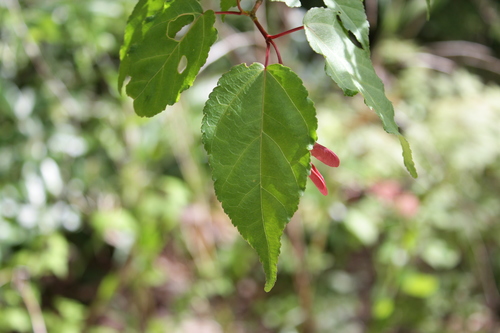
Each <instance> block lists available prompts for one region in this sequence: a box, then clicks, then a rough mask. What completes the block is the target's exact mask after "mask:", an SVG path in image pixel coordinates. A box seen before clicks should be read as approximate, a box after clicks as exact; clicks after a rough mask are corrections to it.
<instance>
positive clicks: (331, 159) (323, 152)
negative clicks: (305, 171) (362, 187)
mask: <svg viewBox="0 0 500 333" xmlns="http://www.w3.org/2000/svg"><path fill="white" fill-rule="evenodd" d="M311 154H312V156H314V157H316V158H317V159H318V160H320V161H321V162H323V163H325V164H326V165H328V166H331V167H334V168H336V167H338V166H339V165H340V159H339V157H338V156H337V154H335V153H334V152H333V151H331V150H330V149H328V148H326V147H325V146H323V145H320V144H319V143H317V142H316V143H315V144H314V147H313V149H312V150H311Z"/></svg>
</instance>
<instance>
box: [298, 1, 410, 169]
mask: <svg viewBox="0 0 500 333" xmlns="http://www.w3.org/2000/svg"><path fill="white" fill-rule="evenodd" d="M337 16H339V12H338V11H337V10H333V9H331V8H313V9H311V10H309V11H308V12H307V14H306V16H305V17H304V29H305V31H306V36H307V40H308V41H309V44H310V45H311V47H312V49H313V50H314V51H316V52H317V53H319V54H321V55H323V56H324V57H325V60H326V66H325V71H326V73H327V74H328V75H329V76H330V77H331V78H332V79H333V80H334V81H335V82H336V83H337V84H338V85H339V87H340V88H341V89H342V90H343V91H344V93H345V94H346V95H348V96H353V95H354V94H356V93H357V92H360V93H361V94H362V95H363V97H364V99H365V103H366V105H368V106H369V107H370V108H371V109H373V110H374V111H375V112H376V113H377V115H378V116H379V117H380V119H381V120H382V124H383V126H384V129H385V130H386V131H387V132H388V133H391V134H394V135H397V136H398V138H399V140H400V142H401V146H402V148H403V157H404V163H405V166H406V168H407V169H408V171H409V172H410V174H411V175H412V176H413V177H417V172H416V169H415V165H414V163H413V159H412V153H411V150H410V146H409V144H408V142H407V141H406V140H405V139H404V138H403V137H402V135H401V134H400V133H399V129H398V126H397V125H396V122H395V121H394V108H393V106H392V103H391V102H390V101H389V99H387V97H386V96H385V92H384V84H383V83H382V81H381V80H380V78H379V77H378V76H377V74H376V73H375V70H374V69H373V65H372V62H371V60H370V54H369V52H368V51H366V50H363V49H362V48H359V47H357V46H356V45H354V43H353V42H351V40H350V39H349V36H348V34H347V33H346V31H345V30H344V27H343V26H342V24H341V23H340V22H339V21H338V20H337Z"/></svg>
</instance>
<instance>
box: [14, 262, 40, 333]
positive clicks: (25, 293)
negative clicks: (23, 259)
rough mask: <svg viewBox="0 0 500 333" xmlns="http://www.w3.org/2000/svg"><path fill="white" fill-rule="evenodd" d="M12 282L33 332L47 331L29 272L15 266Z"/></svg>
mask: <svg viewBox="0 0 500 333" xmlns="http://www.w3.org/2000/svg"><path fill="white" fill-rule="evenodd" d="M12 283H13V284H14V286H15V287H16V289H17V290H18V292H19V294H20V295H21V298H22V299H23V302H24V305H25V306H26V310H28V314H29V316H30V319H31V326H32V327H33V333H47V327H46V326H45V321H44V320H43V315H42V310H41V309H40V305H39V304H38V301H37V299H36V296H35V293H34V292H33V289H32V288H31V286H30V284H29V273H28V271H27V270H26V269H24V268H17V269H16V270H15V271H14V274H13V277H12Z"/></svg>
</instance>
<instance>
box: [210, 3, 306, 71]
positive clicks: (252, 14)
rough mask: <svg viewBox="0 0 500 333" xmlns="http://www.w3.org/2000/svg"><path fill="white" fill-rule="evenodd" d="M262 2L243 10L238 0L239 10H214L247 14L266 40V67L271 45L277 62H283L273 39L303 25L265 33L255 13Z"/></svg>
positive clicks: (300, 28)
mask: <svg viewBox="0 0 500 333" xmlns="http://www.w3.org/2000/svg"><path fill="white" fill-rule="evenodd" d="M261 4H262V0H257V1H256V3H255V5H254V7H253V8H252V10H251V11H245V10H243V9H242V8H241V4H240V0H238V1H237V5H238V9H239V10H240V11H239V12H237V11H220V12H215V14H217V15H245V16H248V17H250V18H251V19H252V21H253V23H254V24H255V26H256V27H257V29H258V30H259V31H260V33H261V34H262V36H263V37H264V39H265V40H266V61H265V63H264V64H265V66H266V67H267V65H268V63H269V58H270V54H271V46H272V47H273V48H274V51H275V52H276V57H277V58H278V63H280V64H283V59H282V58H281V53H280V51H279V49H278V46H277V45H276V43H275V42H274V40H273V39H276V38H279V37H282V36H286V35H288V34H291V33H292V32H295V31H299V30H303V29H304V26H301V27H297V28H293V29H290V30H287V31H284V32H281V33H279V34H276V35H270V34H268V33H267V31H266V29H264V27H263V26H262V24H260V22H259V20H258V19H257V16H256V15H255V13H256V12H257V9H259V7H260V5H261Z"/></svg>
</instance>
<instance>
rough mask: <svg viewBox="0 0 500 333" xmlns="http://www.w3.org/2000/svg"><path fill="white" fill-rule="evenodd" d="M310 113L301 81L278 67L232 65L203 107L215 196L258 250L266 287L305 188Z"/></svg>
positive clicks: (312, 129) (312, 128) (312, 133)
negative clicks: (284, 235) (285, 230)
mask: <svg viewBox="0 0 500 333" xmlns="http://www.w3.org/2000/svg"><path fill="white" fill-rule="evenodd" d="M315 114H316V112H315V109H314V106H313V104H312V102H311V101H310V100H309V99H308V97H307V91H306V89H305V88H304V87H303V85H302V82H301V80H300V79H299V78H298V77H297V75H296V74H295V73H293V72H292V71H291V70H290V69H289V68H287V67H284V66H282V65H278V64H276V65H271V66H269V67H267V68H264V66H263V65H261V64H253V65H251V66H250V67H247V66H246V65H244V64H242V65H239V66H236V67H234V68H233V69H232V70H231V71H230V72H228V73H226V74H225V75H223V76H222V78H221V79H220V81H219V83H218V86H217V87H216V88H215V90H214V91H213V92H212V93H211V94H210V98H209V100H208V101H207V104H206V106H205V109H204V115H205V117H204V119H203V125H202V132H203V142H204V145H205V149H206V150H207V152H208V154H209V161H210V165H211V167H212V171H213V179H214V181H215V191H216V194H217V197H218V199H219V200H220V201H221V202H222V206H223V208H224V211H225V212H226V213H227V214H228V215H229V217H230V218H231V220H232V222H233V224H234V225H235V226H236V227H237V228H238V231H239V232H240V233H241V235H242V236H243V237H244V238H245V239H246V240H247V241H248V242H249V243H250V245H251V246H252V247H253V248H254V249H255V250H256V251H257V253H258V255H259V258H260V260H261V262H262V265H263V267H264V271H265V273H266V286H265V290H267V291H269V290H270V289H271V288H272V287H273V285H274V283H275V281H276V274H277V267H276V265H277V261H278V255H279V253H280V246H281V243H280V238H281V235H282V233H283V229H284V227H285V225H286V223H287V222H288V221H289V220H290V218H291V217H292V215H293V214H294V213H295V211H296V210H297V207H298V203H299V198H300V195H301V193H302V192H303V191H304V189H305V186H306V181H307V176H308V173H309V169H310V152H309V149H311V148H312V145H313V144H314V142H315V141H316V127H317V121H316V117H315Z"/></svg>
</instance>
